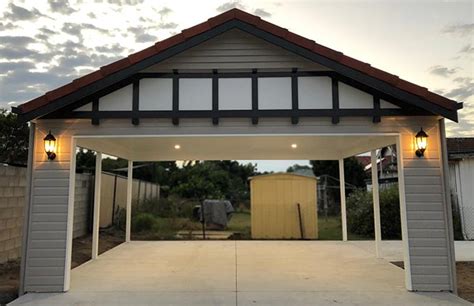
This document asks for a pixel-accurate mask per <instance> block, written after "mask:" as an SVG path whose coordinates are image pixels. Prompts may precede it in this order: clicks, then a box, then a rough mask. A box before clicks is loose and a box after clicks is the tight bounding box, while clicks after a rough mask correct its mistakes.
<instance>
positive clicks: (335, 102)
mask: <svg viewBox="0 0 474 306" xmlns="http://www.w3.org/2000/svg"><path fill="white" fill-rule="evenodd" d="M331 88H332V109H333V110H334V115H333V116H332V123H333V124H337V123H339V82H338V80H337V79H336V78H331Z"/></svg>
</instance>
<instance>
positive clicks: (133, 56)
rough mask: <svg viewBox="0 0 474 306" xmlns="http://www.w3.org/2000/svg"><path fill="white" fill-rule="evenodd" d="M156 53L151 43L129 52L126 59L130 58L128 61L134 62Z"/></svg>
mask: <svg viewBox="0 0 474 306" xmlns="http://www.w3.org/2000/svg"><path fill="white" fill-rule="evenodd" d="M157 53H158V49H157V48H156V46H155V45H153V46H150V47H148V48H146V49H143V50H141V51H138V52H136V53H133V54H130V55H129V56H128V59H129V60H130V63H132V64H135V63H138V62H140V61H142V60H144V59H145V58H148V57H150V56H153V55H155V54H157Z"/></svg>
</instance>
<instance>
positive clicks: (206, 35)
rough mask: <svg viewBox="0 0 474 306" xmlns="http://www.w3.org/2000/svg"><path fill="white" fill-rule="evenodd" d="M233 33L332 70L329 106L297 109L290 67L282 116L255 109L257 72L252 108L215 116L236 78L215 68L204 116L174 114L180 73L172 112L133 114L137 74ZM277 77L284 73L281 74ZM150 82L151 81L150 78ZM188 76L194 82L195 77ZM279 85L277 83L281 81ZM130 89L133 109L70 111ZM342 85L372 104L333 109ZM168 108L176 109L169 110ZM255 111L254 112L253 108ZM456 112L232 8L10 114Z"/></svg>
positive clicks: (335, 116) (454, 106) (135, 118)
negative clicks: (222, 91)
mask: <svg viewBox="0 0 474 306" xmlns="http://www.w3.org/2000/svg"><path fill="white" fill-rule="evenodd" d="M233 29H238V30H241V31H243V32H245V33H248V34H251V35H253V36H255V37H257V38H259V39H262V40H264V41H266V42H269V43H271V44H273V45H275V46H278V47H281V48H283V49H285V50H287V51H290V52H292V53H294V54H296V55H298V56H301V57H303V58H305V59H307V60H310V61H313V62H316V63H318V64H320V65H323V66H325V67H327V68H328V69H329V70H332V72H331V71H326V72H323V73H332V74H331V75H330V77H331V78H332V84H333V89H332V91H333V93H332V96H333V101H332V102H333V106H332V108H331V109H313V110H312V109H305V110H301V109H300V107H299V103H298V99H299V98H298V97H299V94H300V93H299V92H298V82H299V80H300V79H301V78H300V77H302V75H300V73H301V72H299V71H298V72H297V71H295V69H293V71H291V72H287V73H286V75H281V76H279V77H288V79H289V80H290V82H291V84H290V85H289V86H290V87H289V88H291V93H290V102H289V103H290V105H291V106H290V108H289V110H287V109H281V106H279V108H277V109H275V110H269V109H265V110H261V109H259V108H258V105H259V103H258V102H259V101H258V95H259V94H260V95H262V94H263V93H262V92H260V93H259V92H258V87H259V84H258V78H261V77H265V76H263V75H262V73H263V72H256V73H255V75H254V74H252V75H250V77H249V78H250V80H251V84H252V108H251V109H250V110H240V109H239V110H236V111H233V110H225V111H224V110H220V109H219V108H218V107H216V106H218V98H217V96H218V94H219V79H220V78H232V77H234V78H236V77H238V76H236V75H224V73H222V74H221V73H220V72H219V71H216V70H215V69H214V71H212V67H210V69H211V70H210V71H212V72H211V73H210V76H202V77H203V78H207V77H208V78H210V82H211V84H212V87H211V88H212V92H211V93H209V94H210V95H212V101H211V105H212V107H211V109H210V110H195V111H193V110H189V111H181V110H180V109H179V97H178V96H179V79H181V78H185V77H186V74H182V75H181V74H180V75H179V76H177V75H173V77H172V83H173V109H172V111H171V112H170V111H164V110H160V111H141V110H140V107H139V105H140V102H139V101H140V98H139V97H140V94H139V87H140V86H139V82H140V79H142V78H143V77H149V75H143V74H140V71H142V70H144V69H146V68H147V67H150V66H152V65H154V64H157V63H160V62H162V61H164V60H166V59H168V58H171V57H173V56H175V55H177V54H179V53H181V52H183V51H185V50H188V49H190V48H193V47H195V46H197V45H199V44H201V43H203V42H206V41H208V40H210V39H213V38H215V37H217V36H219V35H220V34H222V33H225V32H228V31H230V30H233ZM282 74H285V73H284V72H283V73H282ZM326 76H329V75H326ZM155 77H157V76H156V75H155ZM194 77H197V78H199V76H194ZM242 77H248V76H242ZM266 77H270V76H266ZM335 80H337V81H335ZM265 82H267V80H265ZM280 82H282V81H281V80H280ZM132 83H133V86H132V87H133V93H132V96H133V101H132V102H131V103H132V104H133V105H132V106H131V108H132V110H131V111H129V112H127V111H123V110H121V111H117V112H113V111H112V112H107V113H105V114H104V113H103V112H102V111H101V110H100V106H99V111H97V109H94V108H93V112H92V113H94V112H96V113H95V114H92V113H91V112H73V110H74V109H76V108H77V107H79V106H81V105H84V104H86V103H88V102H90V101H94V103H93V106H94V104H97V101H96V100H97V99H99V98H100V97H104V96H105V95H107V94H109V93H111V92H113V91H114V90H117V89H119V88H122V87H124V86H126V85H128V84H132ZM341 83H345V84H348V85H350V86H354V87H355V88H358V89H359V90H363V91H365V92H367V93H369V94H371V95H372V96H373V99H374V100H373V107H371V110H368V109H353V110H351V109H343V108H341V107H340V105H338V103H340V101H339V100H340V97H339V94H338V95H335V91H338V89H337V88H338V87H340V86H339V85H340V84H341ZM137 84H138V85H137ZM275 84H276V83H275ZM334 87H336V89H334ZM380 99H383V100H385V101H388V102H390V103H393V104H395V105H397V106H399V107H402V109H390V110H387V109H381V108H380V107H379V104H380ZM376 101H379V102H376ZM99 104H100V102H99ZM176 104H177V105H176ZM255 104H256V105H255ZM175 106H178V107H177V108H175ZM255 106H257V108H256V107H255ZM460 108H462V103H457V102H456V101H452V100H449V99H447V98H444V97H442V96H440V95H437V94H435V93H432V92H429V91H428V90H427V89H426V88H423V87H420V86H418V85H415V84H412V83H409V82H407V81H404V80H402V79H400V78H398V77H397V76H394V75H391V74H389V73H387V72H384V71H382V70H379V69H377V68H374V67H372V66H370V65H369V64H366V63H363V62H360V61H357V60H355V59H353V58H350V57H348V56H345V55H343V54H342V53H340V52H337V51H334V50H332V49H329V48H327V47H324V46H321V45H319V44H317V43H315V42H314V41H312V40H309V39H306V38H304V37H301V36H299V35H297V34H294V33H291V32H289V31H288V30H286V29H283V28H281V27H278V26H276V25H274V24H271V23H269V22H266V21H264V20H261V19H260V18H259V17H257V16H254V15H251V14H248V13H245V12H243V11H240V10H238V9H232V10H230V11H228V12H225V13H223V14H221V15H218V16H216V17H213V18H211V19H209V20H208V21H206V22H203V23H201V24H199V25H196V26H194V27H192V28H189V29H187V30H184V31H182V32H181V33H180V34H178V35H175V36H173V37H170V38H168V39H166V40H163V41H161V42H158V43H156V44H155V45H153V46H151V47H149V48H147V49H144V50H142V51H140V52H137V53H135V54H132V55H130V56H128V57H127V58H124V59H121V60H119V61H117V62H114V63H112V64H110V65H107V66H104V67H102V68H101V69H100V70H98V71H95V72H93V73H91V74H88V75H86V76H84V77H81V78H79V79H76V80H74V81H73V82H71V83H69V84H67V85H65V86H62V87H60V88H57V89H55V90H53V91H50V92H48V93H46V94H45V95H43V96H41V97H39V98H36V99H34V100H32V101H30V102H27V103H25V104H22V105H20V106H19V107H18V108H13V111H14V112H15V113H17V114H19V116H20V118H21V119H22V120H24V121H28V120H32V119H35V118H41V117H58V116H57V113H58V111H59V110H61V112H59V113H64V114H68V115H69V114H70V115H71V116H72V117H73V118H82V117H84V118H91V120H92V122H93V124H97V123H98V121H99V120H100V118H130V119H131V121H132V123H133V124H139V118H152V117H153V118H172V120H173V123H174V124H178V123H179V118H186V117H191V118H195V117H208V118H210V119H211V120H212V122H213V124H218V123H219V117H241V116H243V117H249V118H251V119H252V122H253V123H254V124H256V123H257V122H258V118H259V117H271V116H277V117H282V116H288V117H289V118H291V122H292V123H293V124H297V122H298V118H299V117H302V116H327V117H331V118H332V120H333V123H335V124H336V123H338V122H339V118H340V117H344V116H370V117H373V121H374V123H376V122H379V121H380V117H381V116H388V115H407V113H409V114H421V115H422V114H425V115H426V114H432V115H433V114H435V115H442V116H444V117H446V118H449V119H451V120H454V121H456V120H457V110H458V109H460ZM403 110H404V111H403ZM97 113H98V114H97ZM129 113H130V114H129ZM92 116H94V117H92ZM95 116H97V117H95Z"/></svg>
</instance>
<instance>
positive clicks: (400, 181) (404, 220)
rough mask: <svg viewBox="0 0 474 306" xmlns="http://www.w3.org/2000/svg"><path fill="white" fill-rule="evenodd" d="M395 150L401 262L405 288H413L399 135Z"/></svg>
mask: <svg viewBox="0 0 474 306" xmlns="http://www.w3.org/2000/svg"><path fill="white" fill-rule="evenodd" d="M396 152H397V174H398V196H399V199H400V220H401V226H402V242H403V262H404V266H405V268H404V270H405V286H406V288H407V290H413V285H412V281H411V262H410V261H411V260H410V244H409V240H408V224H407V207H406V201H405V173H404V167H403V149H402V143H401V136H400V135H399V136H398V137H397V144H396Z"/></svg>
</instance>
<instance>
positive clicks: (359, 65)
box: [339, 55, 371, 73]
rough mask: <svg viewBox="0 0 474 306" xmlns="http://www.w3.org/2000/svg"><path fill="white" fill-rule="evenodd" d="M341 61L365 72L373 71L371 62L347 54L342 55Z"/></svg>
mask: <svg viewBox="0 0 474 306" xmlns="http://www.w3.org/2000/svg"><path fill="white" fill-rule="evenodd" d="M339 62H340V63H341V64H343V65H346V66H349V67H351V68H354V69H357V70H359V71H362V72H365V73H369V72H370V71H371V69H370V67H371V66H370V65H369V64H367V63H364V62H361V61H359V60H357V59H355V58H352V57H350V56H347V55H345V56H342V57H341V59H340V60H339Z"/></svg>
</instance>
